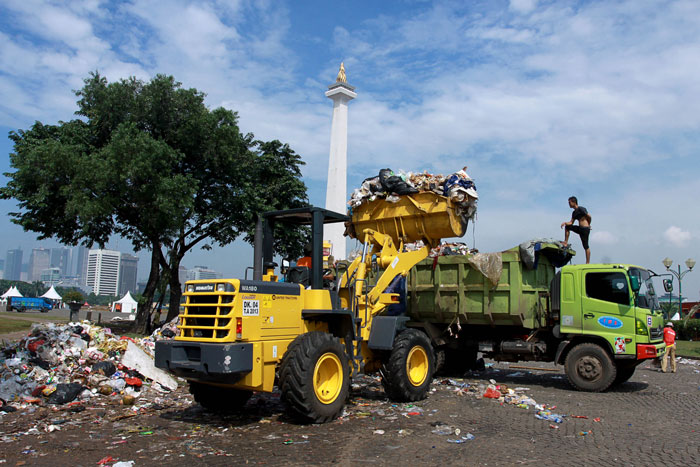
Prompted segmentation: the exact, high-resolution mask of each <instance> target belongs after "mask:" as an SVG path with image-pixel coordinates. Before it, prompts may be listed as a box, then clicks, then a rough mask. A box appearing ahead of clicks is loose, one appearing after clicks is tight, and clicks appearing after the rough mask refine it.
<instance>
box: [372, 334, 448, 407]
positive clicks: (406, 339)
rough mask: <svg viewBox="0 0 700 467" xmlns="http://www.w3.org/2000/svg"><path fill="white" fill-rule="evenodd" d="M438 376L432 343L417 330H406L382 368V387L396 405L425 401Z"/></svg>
mask: <svg viewBox="0 0 700 467" xmlns="http://www.w3.org/2000/svg"><path fill="white" fill-rule="evenodd" d="M433 373H435V356H434V354H433V346H432V345H431V344H430V339H429V338H428V336H427V335H425V333H423V332H421V331H418V330H416V329H406V330H405V331H403V332H401V333H400V334H399V335H398V336H396V338H395V339H394V347H393V348H392V350H391V354H390V355H389V357H388V358H387V360H386V361H385V362H384V364H383V365H382V369H381V374H382V385H383V386H384V391H385V392H386V395H387V396H388V397H389V399H391V400H392V401H396V402H412V401H417V400H421V399H424V398H425V396H426V394H427V393H428V390H429V389H430V383H431V382H432V381H433Z"/></svg>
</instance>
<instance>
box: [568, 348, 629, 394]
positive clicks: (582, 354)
mask: <svg viewBox="0 0 700 467" xmlns="http://www.w3.org/2000/svg"><path fill="white" fill-rule="evenodd" d="M564 368H565V371H566V378H567V379H568V380H569V383H570V384H571V385H572V386H573V387H575V388H576V389H578V390H579V391H589V392H602V391H605V390H606V389H608V388H609V387H610V386H611V385H612V384H613V382H614V381H615V377H616V376H617V368H616V367H615V363H614V362H613V360H612V358H610V355H608V353H607V352H606V351H605V350H604V349H603V348H602V347H600V346H599V345H598V344H592V343H584V344H578V345H577V346H576V347H574V348H573V349H571V352H569V354H568V355H567V356H566V361H565V362H564ZM630 376H631V375H630Z"/></svg>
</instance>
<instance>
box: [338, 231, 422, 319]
mask: <svg viewBox="0 0 700 467" xmlns="http://www.w3.org/2000/svg"><path fill="white" fill-rule="evenodd" d="M363 236H364V240H365V241H364V248H363V254H362V256H361V257H357V258H355V261H353V263H352V264H351V265H350V267H349V268H348V270H347V272H346V273H345V274H344V275H343V277H342V280H341V283H340V287H341V288H343V287H348V286H349V280H350V279H351V278H353V277H354V279H355V283H354V290H353V291H352V293H353V295H354V296H355V302H356V303H357V304H358V306H359V308H361V309H364V311H366V312H367V313H359V315H360V316H361V317H365V316H366V318H365V319H370V318H371V317H372V316H375V315H377V314H379V313H381V312H382V310H384V308H386V306H387V305H390V304H392V303H395V302H396V299H397V298H398V296H397V294H393V293H384V291H385V290H386V289H387V287H389V284H391V282H392V281H393V280H394V279H395V278H396V276H399V275H401V276H404V277H405V276H406V274H408V271H410V270H411V268H412V267H413V266H415V265H416V264H418V262H420V261H421V260H423V259H425V258H427V257H428V253H429V252H430V247H429V246H427V245H426V246H424V247H423V248H421V249H419V250H415V251H407V252H401V250H403V244H400V245H399V248H398V249H397V248H396V246H395V245H394V242H393V240H392V239H391V236H389V235H385V234H383V233H380V232H376V231H374V230H372V229H365V230H364V231H363ZM373 247H378V248H379V251H378V253H377V264H378V265H379V267H380V268H382V269H384V272H383V273H382V275H381V276H380V277H379V279H378V280H377V283H376V284H375V286H374V287H372V289H371V290H369V291H368V292H367V293H366V294H365V280H366V273H367V267H368V266H369V265H370V264H371V250H372V249H373ZM358 311H359V310H358ZM363 321H364V320H363ZM364 325H366V323H363V326H364Z"/></svg>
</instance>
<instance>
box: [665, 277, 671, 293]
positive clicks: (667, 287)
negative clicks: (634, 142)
mask: <svg viewBox="0 0 700 467" xmlns="http://www.w3.org/2000/svg"><path fill="white" fill-rule="evenodd" d="M663 282H664V290H665V291H666V293H671V292H673V279H664V280H663Z"/></svg>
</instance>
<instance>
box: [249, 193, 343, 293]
mask: <svg viewBox="0 0 700 467" xmlns="http://www.w3.org/2000/svg"><path fill="white" fill-rule="evenodd" d="M261 217H262V223H263V226H262V230H263V232H262V236H263V241H262V243H263V244H262V250H263V251H262V259H263V264H268V263H270V262H272V257H273V245H274V238H273V235H274V224H275V223H277V222H281V223H285V224H297V225H309V226H311V239H310V243H311V248H312V253H311V288H312V289H322V288H323V226H324V224H334V223H338V222H348V221H350V217H348V216H346V215H345V214H341V213H338V212H335V211H329V210H328V209H323V208H319V207H316V206H307V207H303V208H296V209H286V210H284V211H269V212H266V213H263V214H262V216H261ZM344 248H345V247H344V245H343V249H344Z"/></svg>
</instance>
